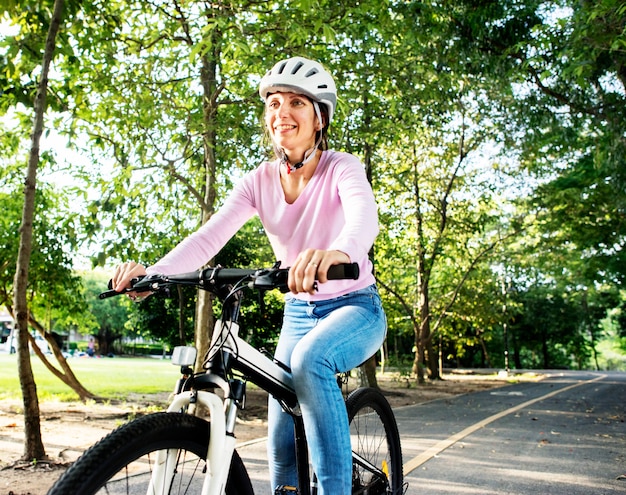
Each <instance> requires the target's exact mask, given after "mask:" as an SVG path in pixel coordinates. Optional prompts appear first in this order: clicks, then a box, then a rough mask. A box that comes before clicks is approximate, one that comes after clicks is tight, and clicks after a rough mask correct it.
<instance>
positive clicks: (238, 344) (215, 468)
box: [150, 300, 316, 495]
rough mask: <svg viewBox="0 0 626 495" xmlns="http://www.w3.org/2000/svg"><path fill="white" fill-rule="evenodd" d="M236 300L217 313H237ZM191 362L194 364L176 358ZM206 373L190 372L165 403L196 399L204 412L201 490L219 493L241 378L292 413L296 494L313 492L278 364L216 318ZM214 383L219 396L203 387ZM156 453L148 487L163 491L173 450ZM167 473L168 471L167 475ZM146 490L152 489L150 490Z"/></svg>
mask: <svg viewBox="0 0 626 495" xmlns="http://www.w3.org/2000/svg"><path fill="white" fill-rule="evenodd" d="M238 305H239V300H236V302H235V304H234V305H233V306H231V307H230V308H229V309H231V310H234V311H227V308H226V307H225V308H224V310H223V311H222V314H223V315H224V314H231V315H235V316H236V315H237V314H238V311H237V309H238ZM176 364H180V365H181V366H191V365H193V364H194V363H189V362H183V363H176ZM204 367H205V368H206V369H207V372H206V373H202V374H198V375H193V376H190V377H189V378H187V379H186V380H183V381H181V382H180V384H179V386H178V390H177V393H176V395H175V397H174V399H173V401H172V403H171V404H170V406H169V408H168V412H177V411H186V410H188V408H189V407H190V406H191V405H193V404H199V405H201V406H202V407H204V408H206V409H208V410H209V412H210V420H211V421H210V425H211V427H210V428H211V430H210V439H211V441H210V444H209V449H208V453H207V459H206V462H207V471H206V475H205V479H204V483H203V487H202V492H201V493H202V495H221V494H223V493H224V490H225V486H226V479H227V475H228V470H229V467H230V462H231V458H232V455H233V452H234V450H235V442H236V438H235V424H236V417H237V411H238V408H239V407H240V406H241V404H242V402H243V400H244V397H245V383H246V379H247V380H248V381H251V382H252V383H255V384H256V385H258V386H259V387H261V388H262V389H263V390H266V391H267V392H269V393H270V394H272V395H273V396H274V397H275V398H277V399H278V400H279V401H280V402H281V404H282V406H283V407H284V408H285V410H286V411H288V412H289V413H290V414H291V415H292V416H293V418H294V428H295V438H296V459H297V469H298V484H299V492H298V493H300V495H310V494H313V495H314V494H315V493H316V490H315V489H314V488H313V490H312V488H311V486H310V475H309V459H308V450H307V444H306V436H305V433H304V424H303V421H302V418H301V416H300V412H299V407H298V401H297V398H296V393H295V390H294V388H293V385H292V379H291V374H290V373H289V372H288V371H287V370H286V369H285V368H284V367H283V366H281V365H279V364H277V363H276V362H274V361H272V360H271V359H269V358H268V357H267V356H266V355H264V354H263V353H262V352H260V351H258V350H257V349H255V348H254V347H252V346H251V345H250V344H248V343H247V342H246V341H244V340H243V339H241V338H240V337H239V325H238V324H237V322H236V321H234V320H230V321H225V322H223V321H222V320H218V321H217V322H216V324H215V330H214V334H213V338H212V340H211V345H210V347H209V352H208V357H207V359H206V361H205V363H204ZM231 370H236V371H238V372H240V373H241V374H242V375H243V377H245V379H243V378H230V379H229V378H228V377H229V376H230V375H231ZM215 388H220V389H221V390H222V391H223V394H224V398H223V399H222V398H220V397H219V396H218V395H217V394H215V393H213V392H208V391H207V390H208V389H215ZM159 454H160V455H159V457H158V458H157V462H156V467H155V469H154V472H153V476H152V480H153V481H151V484H150V489H153V488H154V489H155V490H156V491H155V493H167V492H168V489H169V487H166V486H162V484H160V483H159V482H158V481H157V480H166V479H172V476H171V475H172V474H173V470H174V469H175V463H174V462H167V461H168V456H169V455H176V453H175V452H168V451H161V452H160V453H159ZM164 475H166V476H164ZM167 475H170V476H167ZM150 493H152V492H150Z"/></svg>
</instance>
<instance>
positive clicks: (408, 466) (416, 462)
mask: <svg viewBox="0 0 626 495" xmlns="http://www.w3.org/2000/svg"><path fill="white" fill-rule="evenodd" d="M604 378H606V375H601V376H598V377H596V378H594V379H593V380H588V381H581V382H578V383H574V384H573V385H568V386H567V387H563V388H561V389H559V390H554V391H552V392H550V393H549V394H546V395H542V396H541V397H537V398H535V399H532V400H529V401H526V402H523V403H521V404H519V405H517V406H514V407H511V408H509V409H506V410H505V411H501V412H499V413H497V414H494V415H493V416H489V417H488V418H485V419H483V420H482V421H479V422H478V423H475V424H473V425H471V426H468V427H467V428H465V429H464V430H462V431H460V432H459V433H456V434H454V435H452V436H451V437H448V438H446V439H445V440H441V441H439V442H437V443H436V444H435V445H433V446H432V447H430V448H429V449H427V450H426V451H425V452H423V453H421V454H420V455H418V456H417V457H414V458H413V459H411V460H410V461H407V462H406V463H405V464H404V466H403V470H404V475H405V476H406V475H407V474H409V473H410V472H411V471H414V470H415V469H417V468H418V467H420V466H421V465H422V464H424V463H425V462H426V461H428V460H430V459H432V458H433V457H435V456H436V455H437V454H439V453H440V452H443V451H444V450H446V449H447V448H448V447H450V446H452V445H454V444H455V443H456V442H458V441H459V440H462V439H463V438H465V437H466V436H468V435H471V434H472V433H474V432H475V431H476V430H479V429H480V428H483V427H485V426H487V425H488V424H489V423H493V422H494V421H497V420H498V419H500V418H503V417H504V416H507V415H509V414H513V413H515V412H517V411H519V410H520V409H524V408H525V407H528V406H531V405H533V404H535V403H536V402H540V401H542V400H545V399H548V398H550V397H553V396H555V395H557V394H560V393H561V392H565V391H567V390H571V389H573V388H576V387H580V386H581V385H586V384H588V383H593V382H597V381H599V380H603V379H604Z"/></svg>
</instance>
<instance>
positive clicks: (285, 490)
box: [274, 485, 298, 495]
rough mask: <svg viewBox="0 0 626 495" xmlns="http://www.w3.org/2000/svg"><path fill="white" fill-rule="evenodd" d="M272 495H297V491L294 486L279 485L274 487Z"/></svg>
mask: <svg viewBox="0 0 626 495" xmlns="http://www.w3.org/2000/svg"><path fill="white" fill-rule="evenodd" d="M274 495H298V489H297V488H296V487H295V486H289V485H280V486H277V487H276V490H275V491H274Z"/></svg>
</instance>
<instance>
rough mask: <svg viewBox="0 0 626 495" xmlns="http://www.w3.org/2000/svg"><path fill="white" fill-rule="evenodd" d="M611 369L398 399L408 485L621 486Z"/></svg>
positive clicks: (450, 489) (619, 379) (619, 385)
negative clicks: (412, 401) (403, 403)
mask: <svg viewBox="0 0 626 495" xmlns="http://www.w3.org/2000/svg"><path fill="white" fill-rule="evenodd" d="M611 378H612V379H611V380H607V375H605V374H599V373H584V372H580V373H574V372H565V373H558V374H554V375H551V376H548V377H547V378H546V379H544V380H542V381H540V382H534V383H528V382H526V383H519V384H515V385H509V386H506V387H503V388H500V389H496V390H490V391H485V392H480V393H474V394H468V395H465V396H458V397H455V398H451V399H446V400H437V401H433V402H429V403H425V404H419V405H416V406H407V407H403V408H399V409H396V410H395V411H394V412H395V415H396V419H397V421H398V426H399V429H400V436H401V439H402V450H403V459H404V473H405V479H406V481H407V482H408V483H409V489H408V491H407V493H408V494H413V493H415V494H417V493H419V494H420V495H421V494H430V495H444V494H448V493H449V494H482V495H488V494H494V495H495V494H499V495H501V494H520V495H521V494H527V493H542V494H563V495H576V494H580V495H582V494H585V495H589V494H595V493H597V494H604V495H609V494H614V493H615V494H617V493H621V494H623V493H624V492H625V490H626V480H622V479H621V476H622V475H624V474H626V473H625V471H626V465H625V464H626V463H625V458H626V456H625V452H624V448H625V443H624V439H626V435H625V433H624V397H625V396H626V375H624V374H616V375H612V376H611ZM581 397H587V398H586V399H584V400H581ZM590 397H591V398H590ZM589 404H592V407H591V409H592V410H590V406H589ZM593 409H596V410H593ZM598 418H600V419H598ZM602 422H604V423H605V424H604V425H602V424H600V425H599V424H598V423H602ZM544 447H545V448H544ZM591 449H595V450H593V451H591ZM594 457H596V458H597V459H596V461H595V462H594V461H593V460H592V459H593V458H594ZM590 459H591V460H590ZM601 459H602V460H601Z"/></svg>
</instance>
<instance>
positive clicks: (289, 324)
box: [113, 57, 386, 495]
mask: <svg viewBox="0 0 626 495" xmlns="http://www.w3.org/2000/svg"><path fill="white" fill-rule="evenodd" d="M259 94H260V95H261V98H263V100H264V101H265V117H264V120H265V126H266V129H267V132H268V134H269V136H270V137H271V139H272V142H273V145H274V151H275V153H276V156H277V157H276V159H275V160H273V161H271V162H264V163H262V164H261V165H260V166H259V167H258V168H257V169H255V170H254V171H252V172H251V173H249V174H248V175H247V176H246V177H245V178H244V179H243V181H242V182H241V183H240V184H239V185H238V186H236V187H235V188H234V190H233V192H232V193H231V195H230V196H229V198H228V199H227V201H226V202H225V203H224V205H223V206H222V208H221V209H220V210H219V212H217V213H216V214H215V215H213V217H212V218H211V219H210V220H209V221H208V222H207V223H206V224H205V225H203V226H202V227H201V228H200V229H199V230H198V231H197V232H195V233H194V234H192V235H191V236H189V237H188V238H187V239H185V240H184V241H183V242H182V243H180V244H179V245H178V246H177V247H176V248H174V249H173V250H172V251H171V252H170V253H169V254H168V255H166V256H165V257H164V258H163V259H162V260H161V261H159V262H158V263H157V264H155V265H153V266H151V267H149V268H148V269H147V270H146V269H145V268H144V267H143V266H141V265H138V264H136V263H125V264H123V265H121V266H120V267H118V268H117V270H116V272H115V274H114V276H113V286H114V288H115V289H116V290H118V291H121V290H122V289H124V288H126V287H128V285H129V281H130V279H131V278H133V277H136V276H138V275H143V274H145V273H162V274H166V275H167V274H174V273H183V272H187V271H192V270H196V269H198V268H200V267H201V266H202V265H204V264H205V263H206V262H207V261H208V260H210V259H212V258H213V257H214V256H215V255H216V254H217V253H218V252H219V250H220V249H221V248H222V247H223V246H224V245H225V244H226V242H227V241H228V240H229V239H230V238H231V237H232V236H233V235H234V234H235V233H236V232H237V230H239V229H240V228H241V226H243V225H244V223H245V222H246V221H247V220H248V219H249V218H250V217H252V216H253V215H254V214H258V215H259V217H260V219H261V222H262V223H263V226H264V228H265V231H266V232H267V235H268V237H269V239H270V242H271V244H272V247H273V250H274V252H275V255H276V259H277V260H281V263H282V266H286V267H290V270H289V278H288V285H289V289H290V291H291V292H290V293H289V294H287V296H286V300H285V310H284V321H283V327H282V330H281V334H280V337H279V341H278V344H277V348H276V355H275V358H276V359H277V360H279V361H281V362H283V363H285V364H286V365H287V366H289V367H290V368H291V370H292V374H293V382H294V387H295V389H296V392H297V394H298V398H299V401H300V406H301V410H302V417H303V420H304V425H305V429H306V432H307V440H308V442H309V450H310V454H311V462H312V464H313V468H314V470H315V473H316V474H317V477H318V482H319V488H320V493H321V494H325V495H342V494H349V493H350V492H351V474H352V468H351V466H352V454H351V447H350V435H349V426H348V418H347V413H346V409H345V405H344V402H343V398H342V395H341V391H340V389H339V387H337V382H336V379H335V376H336V373H338V372H343V371H348V370H350V369H352V368H354V367H356V366H358V365H360V364H361V363H363V362H364V361H365V360H367V359H368V358H369V357H370V356H372V355H373V354H374V353H375V352H376V351H377V350H378V349H379V348H380V346H381V344H382V342H383V340H384V337H385V333H386V320H385V315H384V312H383V309H382V305H381V302H380V297H379V296H378V292H377V290H376V287H375V285H374V277H373V275H372V264H371V262H370V260H369V258H368V252H369V249H370V247H371V246H372V244H373V242H374V240H375V238H376V235H377V234H378V222H377V208H376V203H375V201H374V196H373V193H372V190H371V187H370V185H369V183H368V181H367V179H366V176H365V173H364V170H363V166H362V165H361V163H360V162H359V161H358V159H356V158H355V157H354V156H352V155H349V154H346V153H339V152H335V151H330V150H327V145H326V135H327V130H328V125H329V123H330V122H331V119H332V117H333V113H334V111H335V108H336V104H337V95H336V88H335V83H334V80H333V78H332V76H331V75H330V74H329V73H328V72H327V71H326V70H325V69H324V68H323V67H322V66H321V65H320V64H319V63H317V62H314V61H311V60H307V59H305V58H301V57H294V58H290V59H287V60H283V61H281V62H279V63H277V64H276V65H275V66H274V67H273V68H272V69H271V70H270V71H269V72H268V73H267V74H266V75H265V76H264V77H263V78H262V80H261V84H260V87H259ZM349 262H356V263H358V264H359V268H360V273H361V275H360V277H359V279H358V280H332V281H328V280H327V278H326V274H327V271H328V268H329V267H330V266H331V265H335V264H339V263H349ZM316 277H317V279H318V280H319V282H320V283H319V285H318V286H316V284H315V280H316ZM268 423H269V441H268V454H269V464H270V478H271V482H272V489H273V490H274V489H275V488H276V487H277V486H281V485H288V486H289V485H291V486H297V477H296V474H297V473H296V466H295V459H294V432H293V421H292V418H291V417H290V416H289V414H287V413H285V412H284V411H283V410H282V409H281V407H280V405H279V404H278V403H277V402H276V401H275V400H274V399H272V398H270V401H269V409H268Z"/></svg>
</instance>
